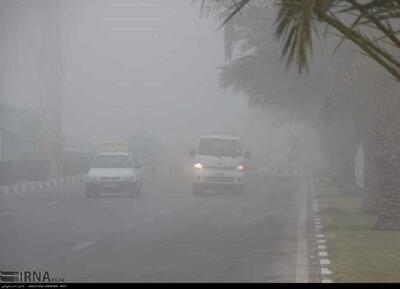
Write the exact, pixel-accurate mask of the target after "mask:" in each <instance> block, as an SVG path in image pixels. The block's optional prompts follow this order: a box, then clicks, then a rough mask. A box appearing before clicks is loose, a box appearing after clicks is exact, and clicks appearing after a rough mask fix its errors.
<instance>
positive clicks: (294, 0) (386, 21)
mask: <svg viewBox="0 0 400 289" xmlns="http://www.w3.org/2000/svg"><path fill="white" fill-rule="evenodd" d="M268 2H269V1H257V0H237V1H226V0H225V1H224V0H202V7H206V6H207V4H208V7H210V6H211V7H213V8H214V11H218V12H219V15H218V16H219V18H222V19H223V20H222V26H223V25H227V24H228V23H229V22H230V21H232V20H233V19H234V17H235V16H236V15H239V14H240V13H242V12H243V10H245V9H247V10H252V11H257V10H260V8H261V10H262V9H264V7H265V6H266V4H265V3H268ZM232 3H233V4H232ZM210 4H211V5H210ZM274 4H276V5H277V6H278V7H279V10H278V15H277V18H276V28H275V35H276V38H277V39H278V40H279V41H282V43H283V48H282V55H283V56H284V57H285V58H286V60H287V63H288V64H289V65H290V64H292V63H296V64H297V65H298V68H299V71H300V72H301V71H303V69H304V68H307V65H308V54H309V53H310V52H311V51H312V47H313V38H312V36H313V34H315V35H318V28H319V27H317V26H318V25H317V23H322V24H325V25H326V27H325V29H326V32H327V31H329V29H330V30H333V32H334V33H335V34H336V35H338V36H339V37H340V38H341V41H340V42H339V45H338V46H340V44H341V43H342V42H343V41H344V40H348V41H350V42H352V43H353V44H354V45H356V46H357V47H358V48H359V49H360V50H361V52H363V53H364V54H366V55H368V56H369V57H370V58H372V59H373V60H374V61H376V62H377V63H378V64H379V65H380V66H382V67H383V68H384V69H385V70H387V71H388V72H389V73H390V74H391V75H392V76H393V77H394V78H395V79H397V80H398V81H400V59H399V54H398V52H399V48H400V39H399V38H398V35H399V33H400V30H398V28H397V29H396V28H395V27H398V24H399V22H398V21H399V18H400V0H369V1H362V2H361V1H358V0H275V1H274ZM324 35H326V33H325V34H324Z"/></svg>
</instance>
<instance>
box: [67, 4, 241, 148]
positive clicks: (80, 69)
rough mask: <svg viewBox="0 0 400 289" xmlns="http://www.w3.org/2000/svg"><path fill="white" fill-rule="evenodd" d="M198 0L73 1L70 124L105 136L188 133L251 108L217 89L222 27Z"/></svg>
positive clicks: (74, 131)
mask: <svg viewBox="0 0 400 289" xmlns="http://www.w3.org/2000/svg"><path fill="white" fill-rule="evenodd" d="M191 2H192V1H191V0H168V1H165V0H146V1H143V0H112V1H110V0H86V1H81V0H79V1H78V0H74V1H68V2H67V3H68V5H65V6H66V8H65V9H66V11H65V20H64V38H63V42H64V56H65V64H64V65H65V82H64V88H65V95H64V130H65V132H66V134H67V135H69V136H72V137H74V138H85V139H91V140H96V141H98V140H103V139H104V140H105V139H112V138H119V137H120V136H123V135H125V134H126V133H128V132H134V131H135V130H137V129H146V130H149V131H151V132H155V133H157V134H159V135H160V136H161V137H162V138H164V139H168V138H187V137H191V136H196V135H198V134H199V133H207V132H209V131H211V130H213V129H215V128H219V127H220V126H222V125H223V123H227V122H229V121H230V120H231V119H233V120H237V119H238V116H239V114H241V113H244V111H245V110H246V109H247V108H246V101H245V99H244V98H240V97H232V96H231V95H230V94H223V93H222V92H221V91H220V90H219V89H218V70H217V67H218V66H221V65H222V64H223V63H224V52H223V41H222V35H221V34H222V33H221V31H219V32H216V31H215V30H216V28H217V26H218V25H217V23H216V22H215V21H214V20H212V19H211V18H200V17H199V15H200V12H199V8H200V7H199V6H200V5H199V4H200V3H199V2H198V3H195V4H192V3H191Z"/></svg>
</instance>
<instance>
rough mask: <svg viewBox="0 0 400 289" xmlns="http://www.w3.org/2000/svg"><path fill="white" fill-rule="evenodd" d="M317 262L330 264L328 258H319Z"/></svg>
mask: <svg viewBox="0 0 400 289" xmlns="http://www.w3.org/2000/svg"><path fill="white" fill-rule="evenodd" d="M319 264H320V265H330V264H331V261H330V260H329V259H320V260H319Z"/></svg>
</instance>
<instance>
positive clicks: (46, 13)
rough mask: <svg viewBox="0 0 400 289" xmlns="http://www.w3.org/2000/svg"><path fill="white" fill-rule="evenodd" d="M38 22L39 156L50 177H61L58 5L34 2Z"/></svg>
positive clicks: (53, 1) (54, 1) (44, 0)
mask: <svg viewBox="0 0 400 289" xmlns="http://www.w3.org/2000/svg"><path fill="white" fill-rule="evenodd" d="M37 9H38V12H39V21H40V32H41V36H40V37H41V38H40V47H39V73H40V79H41V95H40V106H41V115H42V117H43V119H42V124H43V144H42V147H43V154H44V156H45V158H46V159H47V160H48V161H49V164H50V177H57V176H58V175H60V173H61V156H62V151H63V137H62V136H63V135H62V76H63V75H62V70H63V62H62V43H61V41H62V34H61V32H62V31H61V30H62V28H61V19H62V17H61V16H62V11H61V1H58V0H38V1H37Z"/></svg>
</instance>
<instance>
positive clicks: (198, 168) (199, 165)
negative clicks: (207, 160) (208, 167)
mask: <svg viewBox="0 0 400 289" xmlns="http://www.w3.org/2000/svg"><path fill="white" fill-rule="evenodd" d="M193 167H194V168H195V169H197V170H201V169H202V168H203V165H202V164H201V163H195V164H194V166H193Z"/></svg>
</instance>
